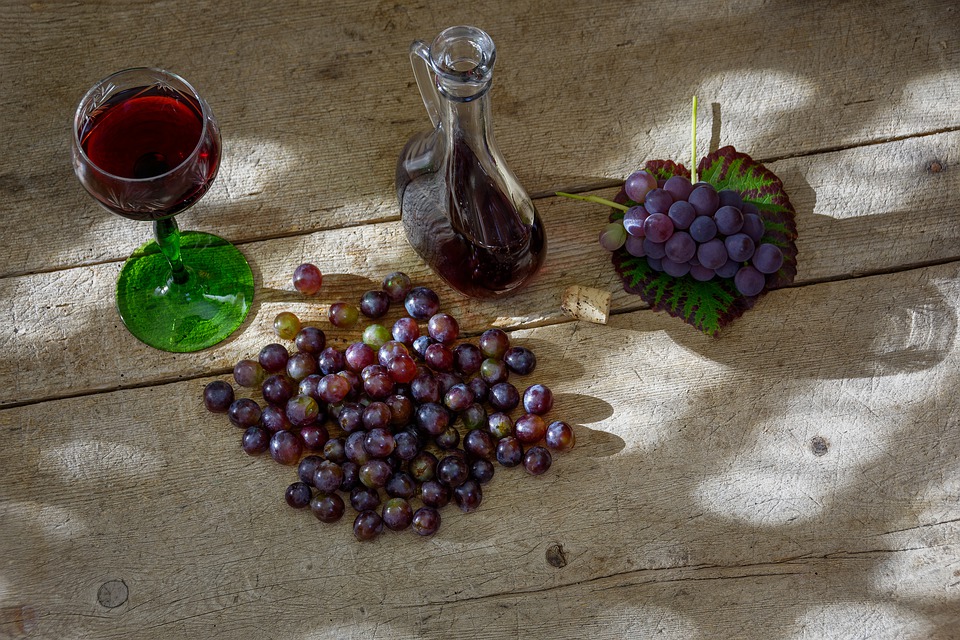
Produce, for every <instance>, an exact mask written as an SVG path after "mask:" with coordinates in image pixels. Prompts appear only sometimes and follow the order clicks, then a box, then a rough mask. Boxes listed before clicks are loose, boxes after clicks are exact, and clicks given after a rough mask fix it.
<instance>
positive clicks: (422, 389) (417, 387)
mask: <svg viewBox="0 0 960 640" xmlns="http://www.w3.org/2000/svg"><path fill="white" fill-rule="evenodd" d="M410 395H411V396H412V397H413V399H414V400H415V401H417V402H420V403H429V402H439V401H440V384H439V383H438V382H437V379H436V378H435V377H434V376H433V375H432V374H430V373H421V374H418V375H417V377H416V378H414V379H413V380H412V381H411V382H410Z"/></svg>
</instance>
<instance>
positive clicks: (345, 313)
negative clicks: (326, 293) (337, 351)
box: [327, 302, 360, 329]
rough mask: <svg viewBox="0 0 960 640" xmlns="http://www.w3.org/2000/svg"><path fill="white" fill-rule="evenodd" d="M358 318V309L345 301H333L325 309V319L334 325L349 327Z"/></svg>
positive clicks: (355, 322)
mask: <svg viewBox="0 0 960 640" xmlns="http://www.w3.org/2000/svg"><path fill="white" fill-rule="evenodd" d="M359 319H360V310H359V309H357V308H356V307H355V306H353V305H352V304H347V303H346V302H334V303H333V304H331V305H330V310H329V311H327V320H329V321H330V324H332V325H333V326H335V327H339V328H341V329H349V328H350V327H352V326H353V325H355V324H357V320H359Z"/></svg>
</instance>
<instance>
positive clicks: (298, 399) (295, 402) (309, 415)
mask: <svg viewBox="0 0 960 640" xmlns="http://www.w3.org/2000/svg"><path fill="white" fill-rule="evenodd" d="M284 413H286V414H287V420H289V421H290V423H291V424H293V426H295V427H303V426H306V425H308V424H313V423H314V422H315V421H316V419H317V417H318V416H319V415H320V406H319V405H318V404H317V401H316V400H314V399H313V398H311V397H310V396H306V395H303V394H300V395H296V396H294V397H292V398H290V399H289V400H288V401H287V406H286V408H285V409H284Z"/></svg>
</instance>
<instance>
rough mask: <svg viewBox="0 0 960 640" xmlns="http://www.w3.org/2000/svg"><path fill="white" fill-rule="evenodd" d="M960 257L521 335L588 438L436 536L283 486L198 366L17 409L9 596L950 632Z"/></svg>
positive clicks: (183, 609)
mask: <svg viewBox="0 0 960 640" xmlns="http://www.w3.org/2000/svg"><path fill="white" fill-rule="evenodd" d="M958 269H960V267H958V266H957V264H955V263H954V264H948V265H942V266H938V267H930V268H923V269H915V270H910V271H904V272H901V273H896V274H887V275H878V276H872V277H864V278H858V279H853V280H846V281H842V282H833V283H823V284H816V285H811V286H807V287H799V288H794V289H790V290H782V291H778V292H775V293H773V294H771V295H770V296H769V301H768V302H767V303H766V308H765V309H764V310H762V311H757V312H755V313H752V314H750V315H748V316H745V317H744V318H743V319H742V320H741V321H740V322H738V323H737V324H735V325H734V326H733V327H732V328H731V331H730V332H729V333H728V334H726V335H725V336H724V337H723V338H722V339H720V340H714V339H707V338H702V337H699V338H698V337H694V336H692V334H691V333H690V332H688V331H685V330H683V327H680V326H679V325H678V324H677V322H676V321H675V320H673V319H670V318H665V317H663V316H662V315H659V314H654V313H651V312H649V311H643V310H641V311H636V312H632V313H627V314H621V315H618V316H616V317H614V318H613V320H612V322H611V324H610V325H608V326H598V325H592V324H589V323H582V322H571V323H564V324H561V325H554V326H549V327H541V328H535V329H530V330H523V331H518V332H515V333H514V334H513V338H514V340H515V341H516V342H518V343H520V344H525V345H527V346H529V347H531V348H534V349H535V350H536V351H537V353H538V355H539V358H540V366H539V368H538V371H537V372H536V373H535V374H534V375H533V376H530V380H534V379H535V380H536V381H537V382H542V383H544V384H547V385H548V386H551V387H552V388H553V389H554V391H555V393H556V394H557V403H556V406H555V408H554V410H553V412H552V414H551V415H552V416H555V417H557V418H565V419H567V420H568V421H570V422H572V423H574V424H575V425H576V427H575V428H576V430H577V436H578V446H577V448H576V449H574V450H573V451H572V452H570V453H568V454H565V455H562V456H559V457H558V458H557V459H556V461H555V463H554V466H553V468H552V469H551V470H550V471H549V472H548V474H547V475H545V476H542V477H540V478H531V477H529V476H527V475H526V474H524V473H523V472H522V471H520V470H517V469H514V470H504V469H499V470H498V473H497V475H496V477H495V478H494V480H493V482H492V483H491V484H490V485H488V486H487V487H486V489H485V499H484V503H483V505H482V506H481V508H480V510H479V511H478V512H476V513H475V514H471V515H463V514H460V513H459V512H457V511H456V509H455V507H448V508H447V509H445V510H444V511H443V512H442V513H443V517H444V524H443V527H442V529H441V531H440V533H439V534H438V535H437V536H436V537H434V538H432V539H427V540H424V539H419V538H417V537H416V536H414V535H412V534H410V533H409V532H407V533H405V534H389V535H384V536H382V537H381V538H379V539H378V540H377V541H375V542H373V543H370V544H359V543H357V542H355V541H354V540H353V538H352V534H351V532H350V526H349V525H348V523H347V522H341V523H338V524H337V525H321V524H320V523H318V522H317V521H316V520H315V519H314V518H313V517H312V516H311V515H310V514H309V513H303V512H296V511H294V510H292V509H290V508H288V507H287V506H286V505H285V504H283V502H282V498H281V494H282V492H283V489H284V487H285V486H286V485H287V484H288V483H289V482H292V481H293V480H294V473H293V471H292V470H291V469H289V468H285V467H280V466H278V465H276V464H274V463H273V462H271V461H269V460H268V459H265V458H257V459H253V458H249V457H247V456H246V455H244V454H243V453H242V452H241V451H240V450H239V447H238V438H239V433H240V432H239V431H238V430H237V429H235V428H234V427H232V426H230V425H229V424H228V423H227V422H226V420H225V419H223V418H222V417H220V416H211V415H210V414H207V413H206V412H205V411H204V409H203V408H202V404H201V403H200V391H201V389H202V387H203V385H204V384H205V383H206V382H207V380H208V379H198V380H191V381H184V382H178V383H172V384H168V385H155V386H150V387H147V388H142V389H131V390H123V391H116V392H110V393H104V394H99V395H97V396H94V397H85V398H72V399H64V400H57V401H50V402H43V403H40V404H36V405H31V406H24V407H19V408H12V409H7V410H4V411H2V412H0V433H3V434H4V440H5V441H6V442H8V443H9V445H8V446H6V447H4V448H2V449H0V467H2V468H3V469H4V470H5V477H6V478H7V481H6V482H5V483H4V484H3V485H2V487H0V513H2V517H0V540H3V541H4V547H5V549H6V553H5V562H4V572H3V579H4V583H3V587H4V590H3V594H5V595H4V596H3V598H4V603H5V604H8V605H9V606H16V607H20V609H18V611H21V612H22V611H23V610H24V609H23V608H24V607H25V608H27V609H28V610H29V611H31V612H32V615H33V624H34V625H35V628H36V635H37V637H57V636H60V635H74V636H78V637H98V638H122V637H132V636H136V637H138V638H146V639H149V638H167V637H200V636H210V635H213V634H216V635H218V637H225V638H234V637H235V638H247V637H251V636H252V635H254V634H257V635H262V634H268V635H271V636H274V637H310V638H325V637H330V638H336V637H383V638H394V637H397V638H400V637H411V636H417V637H427V638H440V637H449V636H450V635H453V636H461V635H464V631H465V630H467V629H469V630H471V631H470V632H469V633H468V634H466V635H469V636H471V637H483V638H495V637H504V636H509V637H564V638H579V637H587V636H589V637H599V638H611V639H612V638H621V637H625V636H632V635H635V634H644V635H646V634H653V633H655V632H659V633H662V634H665V635H666V637H677V638H685V637H691V636H693V637H737V636H743V637H766V638H796V637H828V636H829V637H848V636H854V637H881V638H899V637H926V638H954V637H956V635H955V631H956V627H955V626H953V622H955V621H956V620H957V616H958V615H960V584H958V581H957V577H956V576H957V572H958V571H960V563H958V562H957V559H956V557H955V554H953V553H952V552H951V550H952V549H955V548H956V543H957V540H958V536H960V524H958V523H960V509H958V504H957V501H956V493H957V490H958V488H960V484H958V477H960V476H958V473H960V466H958V464H960V463H958V461H960V435H958V434H960V430H958V429H957V427H958V424H957V418H956V416H957V415H958V410H960V405H958V399H957V396H956V394H955V393H954V392H953V391H954V390H955V388H956V385H957V384H958V382H960V378H958V371H960V352H958V350H957V341H956V335H957V333H956V327H957V315H958V312H960V284H958V283H960V278H958V276H960V271H958ZM614 372H615V373H614ZM524 382H526V380H524ZM731 396H733V397H735V398H736V402H730V401H729V398H730V397H731ZM67 417H69V418H67ZM558 547H559V548H558ZM549 554H552V556H551V557H552V559H553V564H551V562H550V560H548V555H549ZM558 554H559V556H558ZM558 557H562V561H559V562H558V560H557V558H558ZM557 564H560V565H561V566H559V567H557V566H556V565H557ZM117 580H121V581H122V582H123V583H124V585H126V586H127V588H128V592H129V598H128V600H127V601H126V602H125V603H123V604H121V605H119V606H117V607H115V608H113V609H110V610H107V609H105V608H104V607H103V606H102V605H101V604H98V599H97V594H98V591H99V590H100V589H101V587H102V585H104V584H105V583H108V582H110V581H117ZM18 615H22V613H21V614H18Z"/></svg>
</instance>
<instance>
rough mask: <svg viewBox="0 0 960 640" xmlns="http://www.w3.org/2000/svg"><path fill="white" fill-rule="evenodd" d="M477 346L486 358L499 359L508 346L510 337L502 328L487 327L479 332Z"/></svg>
mask: <svg viewBox="0 0 960 640" xmlns="http://www.w3.org/2000/svg"><path fill="white" fill-rule="evenodd" d="M478 346H479V347H480V351H481V352H482V353H483V355H484V356H486V357H487V358H493V359H494V360H501V359H503V354H505V353H506V352H507V349H509V348H510V337H509V336H508V335H507V334H506V332H504V331H503V330H502V329H487V330H486V331H484V332H483V334H481V336H480V340H479V341H478Z"/></svg>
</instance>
